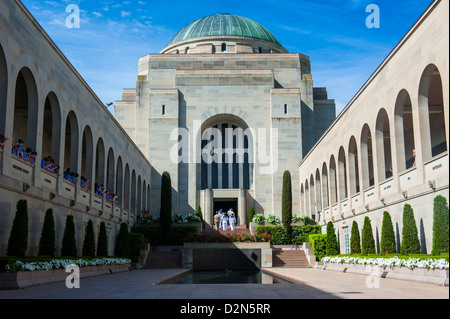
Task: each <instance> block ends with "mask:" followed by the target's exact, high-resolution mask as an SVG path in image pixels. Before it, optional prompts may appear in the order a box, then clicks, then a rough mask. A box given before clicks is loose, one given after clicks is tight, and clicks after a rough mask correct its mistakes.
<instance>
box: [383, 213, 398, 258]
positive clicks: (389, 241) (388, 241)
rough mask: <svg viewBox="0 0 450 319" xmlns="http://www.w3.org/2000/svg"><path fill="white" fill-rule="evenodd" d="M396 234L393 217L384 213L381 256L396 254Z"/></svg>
mask: <svg viewBox="0 0 450 319" xmlns="http://www.w3.org/2000/svg"><path fill="white" fill-rule="evenodd" d="M395 253H396V245H395V233H394V225H393V224H392V219H391V215H390V214H389V212H384V213H383V225H382V226H381V243H380V254H382V255H386V254H395Z"/></svg>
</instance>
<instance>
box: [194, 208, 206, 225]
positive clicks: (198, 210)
mask: <svg viewBox="0 0 450 319" xmlns="http://www.w3.org/2000/svg"><path fill="white" fill-rule="evenodd" d="M195 215H196V216H197V217H198V218H199V219H200V222H201V223H202V224H204V221H203V213H202V208H201V207H200V205H198V207H197V211H196V212H195Z"/></svg>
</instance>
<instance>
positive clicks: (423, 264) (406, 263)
mask: <svg viewBox="0 0 450 319" xmlns="http://www.w3.org/2000/svg"><path fill="white" fill-rule="evenodd" d="M321 261H322V262H325V263H335V264H360V265H377V266H381V267H407V268H410V269H413V268H430V269H448V266H449V263H448V261H447V260H445V259H443V258H442V259H420V258H408V259H401V258H398V257H397V256H395V257H392V258H368V257H323V258H322V260H321Z"/></svg>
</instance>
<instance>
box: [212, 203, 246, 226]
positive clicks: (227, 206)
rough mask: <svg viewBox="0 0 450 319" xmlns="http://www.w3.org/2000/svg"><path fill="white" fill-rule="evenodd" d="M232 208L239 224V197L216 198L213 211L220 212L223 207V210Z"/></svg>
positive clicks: (226, 210)
mask: <svg viewBox="0 0 450 319" xmlns="http://www.w3.org/2000/svg"><path fill="white" fill-rule="evenodd" d="M230 208H232V209H233V212H235V214H236V220H237V225H236V226H238V225H239V224H240V219H239V212H238V199H237V198H214V207H213V212H214V214H215V212H218V211H219V209H222V211H223V212H225V213H226V212H228V211H229V210H230Z"/></svg>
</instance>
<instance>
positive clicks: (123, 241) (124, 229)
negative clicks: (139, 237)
mask: <svg viewBox="0 0 450 319" xmlns="http://www.w3.org/2000/svg"><path fill="white" fill-rule="evenodd" d="M116 256H117V257H122V258H129V257H130V236H129V232H128V225H127V224H126V223H122V224H120V229H119V233H118V234H117V241H116Z"/></svg>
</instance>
